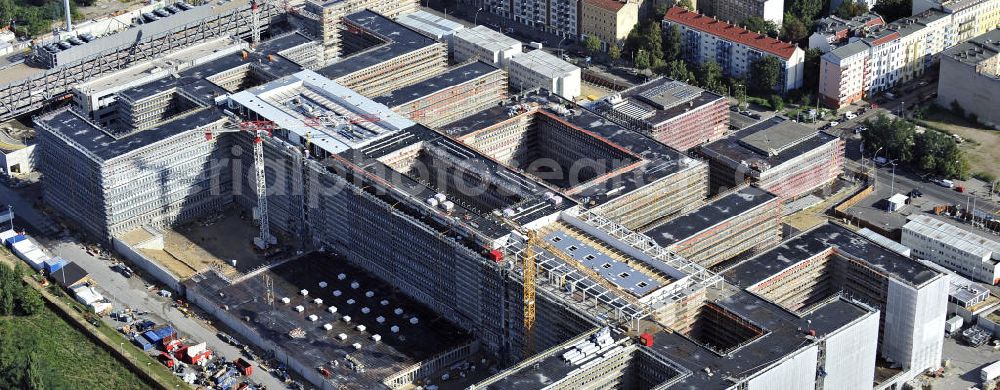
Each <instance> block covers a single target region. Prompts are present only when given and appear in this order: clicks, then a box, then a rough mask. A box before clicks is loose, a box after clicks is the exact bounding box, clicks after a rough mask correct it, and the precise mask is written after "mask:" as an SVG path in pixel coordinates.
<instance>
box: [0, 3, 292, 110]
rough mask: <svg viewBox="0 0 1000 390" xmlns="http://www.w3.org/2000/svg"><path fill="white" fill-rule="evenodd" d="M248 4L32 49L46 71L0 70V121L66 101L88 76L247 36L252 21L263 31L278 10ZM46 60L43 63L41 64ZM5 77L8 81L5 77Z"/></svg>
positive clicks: (200, 9) (208, 7)
mask: <svg viewBox="0 0 1000 390" xmlns="http://www.w3.org/2000/svg"><path fill="white" fill-rule="evenodd" d="M251 8H252V7H251V4H250V1H249V0H233V1H227V2H224V3H223V4H215V3H208V4H205V5H201V6H193V7H191V9H188V10H184V11H182V12H178V14H176V15H172V16H170V17H165V18H163V19H159V20H157V21H155V22H151V23H142V24H138V25H135V26H133V27H131V28H129V29H126V30H124V31H120V32H117V33H114V34H110V35H106V36H103V37H96V39H93V40H91V41H88V42H81V44H80V45H76V46H72V47H66V48H63V47H60V48H59V50H55V49H51V48H49V49H47V48H45V47H44V46H42V47H38V48H36V53H37V55H36V56H34V57H36V58H39V59H38V60H32V62H39V63H42V64H43V65H47V66H48V67H49V69H47V70H46V69H38V68H33V67H31V66H30V65H28V64H25V63H18V64H12V65H10V66H9V67H7V68H3V69H0V75H3V76H0V82H2V83H3V84H0V120H6V119H10V118H13V117H15V116H18V115H21V114H24V113H27V112H31V111H34V110H37V109H39V108H42V107H43V106H44V105H45V104H46V103H50V102H53V101H57V100H60V99H63V98H68V97H70V95H69V93H70V92H71V91H72V88H73V87H74V86H76V85H77V84H79V83H83V82H86V81H88V80H90V79H92V78H94V77H97V76H101V75H105V74H109V73H112V72H116V71H119V70H122V69H125V68H128V67H130V66H132V65H135V64H138V63H141V62H144V61H149V60H152V59H155V58H157V57H161V56H163V55H165V54H168V53H170V52H172V51H174V50H177V49H181V48H185V47H189V46H191V45H194V44H197V43H199V42H204V41H208V40H213V39H216V38H220V37H228V36H233V35H235V36H238V37H242V38H247V37H250V35H251V30H252V27H253V21H254V20H256V21H257V23H258V26H259V31H267V29H268V28H269V26H270V25H271V20H272V19H273V18H275V17H276V16H277V15H279V14H280V12H281V10H279V9H277V8H276V7H274V6H270V5H266V4H265V5H261V6H259V7H257V8H256V11H255V10H253V9H251ZM46 58H48V60H46ZM8 75H9V77H8Z"/></svg>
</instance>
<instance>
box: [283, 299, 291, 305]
mask: <svg viewBox="0 0 1000 390" xmlns="http://www.w3.org/2000/svg"><path fill="white" fill-rule="evenodd" d="M281 303H284V304H286V305H287V304H289V303H292V300H291V299H288V297H282V298H281Z"/></svg>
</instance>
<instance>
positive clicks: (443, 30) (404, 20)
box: [396, 11, 465, 39]
mask: <svg viewBox="0 0 1000 390" xmlns="http://www.w3.org/2000/svg"><path fill="white" fill-rule="evenodd" d="M396 23H399V24H402V25H404V26H407V27H409V28H412V29H414V30H417V31H420V32H423V33H424V34H428V35H430V36H431V37H433V38H436V39H438V38H440V37H443V36H447V35H451V34H454V33H455V32H456V31H458V30H461V29H463V28H465V26H464V25H463V24H462V23H459V22H456V21H453V20H451V19H447V18H443V17H441V16H438V15H435V14H432V13H430V12H427V11H416V12H412V13H409V14H406V15H400V16H399V17H397V18H396Z"/></svg>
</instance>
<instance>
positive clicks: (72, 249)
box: [0, 186, 285, 389]
mask: <svg viewBox="0 0 1000 390" xmlns="http://www.w3.org/2000/svg"><path fill="white" fill-rule="evenodd" d="M0 199H3V201H4V202H5V203H7V204H13V205H14V214H15V215H17V218H18V219H19V221H26V222H27V223H29V224H31V225H32V226H33V227H35V229H33V230H36V231H52V230H53V229H52V226H54V224H52V222H51V221H50V220H49V218H47V217H45V215H44V214H41V213H40V212H38V211H37V210H35V209H34V207H32V206H31V203H30V202H28V201H27V200H25V199H23V198H22V197H21V196H20V194H18V193H17V192H14V191H13V190H11V189H10V188H9V187H6V186H0ZM36 223H43V224H46V225H43V227H42V228H38V227H37V226H35V224H36ZM46 226H47V227H46ZM35 238H36V239H38V241H39V242H40V243H41V244H43V245H45V246H46V247H47V248H48V249H49V250H50V251H51V252H52V254H53V255H56V256H60V257H62V258H64V259H66V260H67V261H72V262H74V263H76V264H78V265H79V266H80V267H82V268H83V269H84V270H86V271H87V272H88V273H90V277H91V278H92V279H93V281H94V282H95V283H96V285H97V288H98V290H100V291H101V292H102V293H103V294H104V295H105V296H106V297H107V298H108V299H110V300H111V301H112V304H113V305H114V308H115V309H114V310H121V309H124V308H126V307H128V308H132V309H135V310H141V311H148V312H149V313H150V316H151V319H152V320H153V321H155V322H157V323H158V324H166V323H168V324H170V325H172V326H173V327H174V329H176V330H177V331H178V332H179V333H180V334H181V335H182V336H185V337H188V338H189V339H190V340H191V341H192V342H202V341H204V342H206V343H208V348H209V349H211V350H212V351H214V353H215V355H216V356H220V357H222V358H224V359H225V360H228V361H232V360H235V359H236V358H238V357H240V356H241V352H240V351H239V350H238V349H236V348H235V347H233V346H231V345H229V344H226V343H224V342H223V341H222V340H220V339H219V338H218V337H217V336H216V333H217V330H215V329H214V328H212V327H211V326H209V325H208V324H205V323H203V322H201V321H200V320H197V319H194V318H189V317H185V316H184V314H183V313H181V312H180V311H178V310H177V309H176V308H174V307H172V305H171V302H172V301H171V300H170V299H168V298H163V297H160V296H156V295H154V294H153V293H151V292H150V291H149V290H147V289H146V286H147V282H145V281H143V279H142V278H140V277H138V276H136V277H132V278H125V277H124V276H122V275H121V274H119V273H118V272H115V271H114V270H112V269H111V263H110V262H108V261H105V260H101V259H99V258H97V257H95V256H91V255H89V254H88V253H87V251H86V250H85V249H84V248H83V245H82V244H81V243H80V242H78V241H77V240H76V239H74V238H73V237H72V236H69V235H67V236H64V237H61V238H56V237H53V236H42V237H38V236H36V237H35ZM104 321H105V322H106V323H107V324H108V325H109V326H111V327H113V328H117V327H119V326H121V325H123V323H121V322H118V321H115V320H112V319H111V318H110V317H104ZM250 379H251V380H253V381H255V382H258V383H261V384H264V385H265V386H266V387H267V388H268V389H282V388H285V385H284V384H282V383H281V382H280V381H278V379H277V378H275V377H273V376H271V375H270V374H269V373H267V372H265V371H264V370H254V372H253V375H251V377H250Z"/></svg>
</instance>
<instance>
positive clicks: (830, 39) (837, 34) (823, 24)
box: [809, 12, 885, 53]
mask: <svg viewBox="0 0 1000 390" xmlns="http://www.w3.org/2000/svg"><path fill="white" fill-rule="evenodd" d="M884 25H885V20H884V19H882V17H881V16H878V15H876V14H874V13H871V12H869V13H866V14H863V15H858V16H855V17H853V18H851V19H843V18H840V17H838V16H837V15H830V16H828V17H825V18H822V19H820V20H817V21H816V22H815V23H814V28H815V30H816V32H814V33H813V34H812V35H810V36H809V48H810V49H818V50H819V51H820V52H821V53H828V52H830V51H831V50H833V49H835V48H837V47H840V46H842V45H845V44H847V43H849V42H850V39H851V38H854V37H863V36H865V34H866V33H867V32H868V31H869V30H871V29H873V28H875V27H878V26H884Z"/></svg>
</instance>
